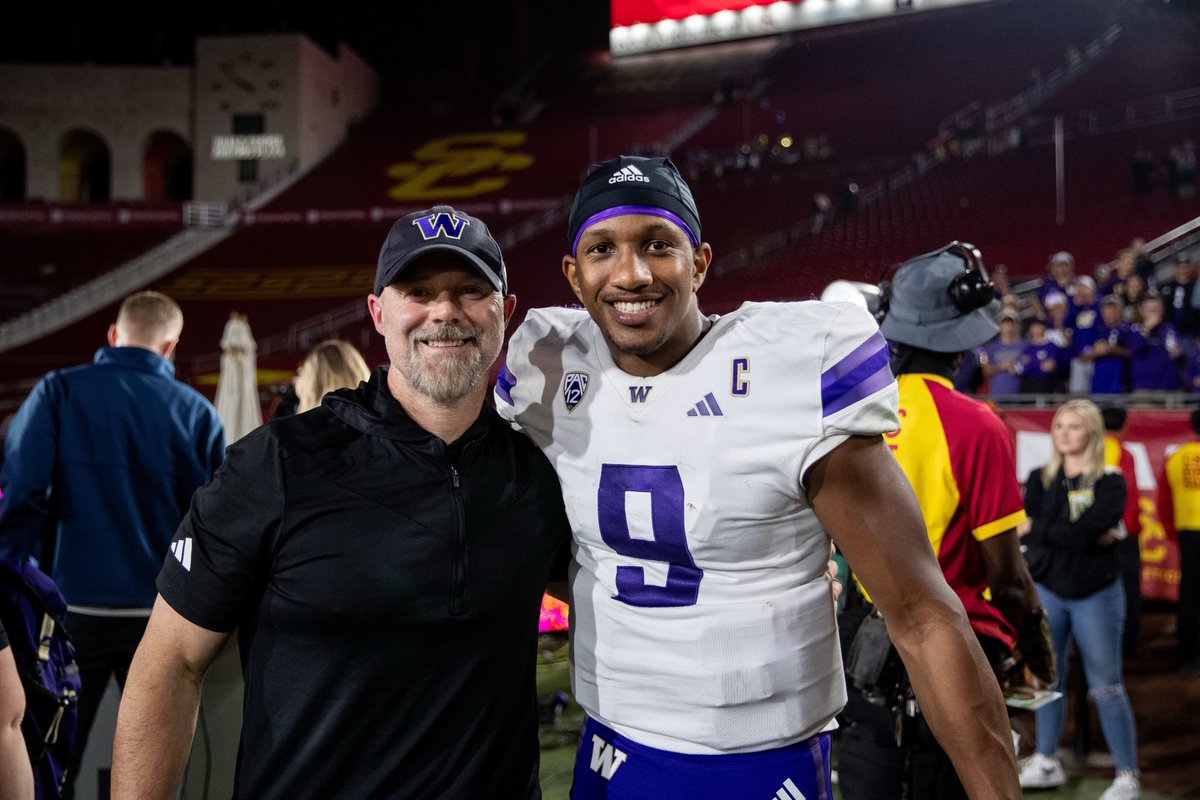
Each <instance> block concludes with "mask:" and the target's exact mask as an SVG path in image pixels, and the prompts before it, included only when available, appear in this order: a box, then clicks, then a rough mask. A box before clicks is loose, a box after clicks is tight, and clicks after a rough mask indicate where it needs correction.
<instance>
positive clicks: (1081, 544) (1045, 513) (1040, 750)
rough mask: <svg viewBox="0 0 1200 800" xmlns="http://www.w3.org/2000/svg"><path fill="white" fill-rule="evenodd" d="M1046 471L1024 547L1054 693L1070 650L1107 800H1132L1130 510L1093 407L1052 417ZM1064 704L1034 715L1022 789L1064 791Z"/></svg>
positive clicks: (1031, 501)
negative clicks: (1093, 722)
mask: <svg viewBox="0 0 1200 800" xmlns="http://www.w3.org/2000/svg"><path fill="white" fill-rule="evenodd" d="M1051 436H1052V439H1053V445H1054V452H1053V455H1052V456H1051V458H1050V463H1048V464H1046V465H1045V466H1044V467H1041V468H1039V469H1035V470H1034V471H1033V472H1032V473H1030V475H1029V478H1028V480H1027V481H1026V483H1025V511H1026V513H1027V514H1028V515H1029V518H1030V520H1031V521H1032V526H1031V528H1030V531H1029V533H1028V535H1026V536H1025V538H1024V540H1023V544H1024V545H1025V546H1026V552H1025V557H1026V559H1027V560H1028V561H1029V571H1030V572H1031V573H1032V574H1033V579H1034V581H1035V583H1036V584H1037V590H1038V594H1039V595H1040V596H1041V599H1042V605H1043V606H1044V607H1045V609H1046V618H1047V620H1048V621H1049V623H1050V631H1051V634H1052V636H1053V639H1054V654H1055V657H1056V659H1057V661H1058V679H1057V681H1055V684H1054V687H1053V688H1054V689H1056V690H1058V691H1062V690H1063V686H1065V685H1066V679H1067V665H1068V663H1069V662H1068V660H1067V646H1068V643H1069V642H1071V641H1074V643H1075V647H1076V648H1077V649H1078V651H1079V655H1080V659H1081V660H1082V662H1083V671H1084V675H1085V677H1086V678H1087V685H1088V687H1089V690H1088V694H1089V695H1090V697H1091V698H1092V701H1093V702H1094V703H1095V704H1096V709H1097V711H1098V712H1099V716H1100V727H1101V729H1102V730H1103V731H1104V739H1105V741H1106V742H1107V743H1108V749H1109V752H1110V753H1111V754H1112V758H1113V762H1114V763H1115V764H1116V768H1117V776H1116V780H1115V781H1114V782H1113V784H1112V785H1111V786H1110V787H1109V788H1108V789H1107V790H1106V791H1105V792H1104V794H1103V795H1101V800H1136V798H1137V797H1139V796H1140V794H1141V790H1140V787H1139V781H1138V772H1137V733H1136V730H1135V728H1134V721H1133V709H1132V708H1131V706H1130V704H1129V696H1128V695H1127V694H1126V693H1125V685H1124V681H1123V680H1122V677H1121V631H1122V628H1123V627H1124V621H1125V590H1124V587H1123V586H1122V583H1121V577H1120V565H1119V562H1118V554H1117V548H1116V547H1115V544H1116V542H1117V541H1118V536H1119V533H1118V530H1119V525H1120V522H1121V515H1122V512H1123V511H1124V508H1125V479H1124V478H1123V477H1122V476H1121V473H1120V470H1118V469H1117V468H1115V467H1107V466H1105V463H1104V422H1103V420H1102V418H1101V415H1100V409H1099V408H1097V407H1096V405H1095V404H1094V403H1092V402H1090V401H1088V400H1071V401H1070V402H1068V403H1065V404H1063V405H1062V406H1061V407H1060V408H1059V409H1058V412H1057V413H1056V414H1055V415H1054V422H1053V423H1052V425H1051ZM1065 712H1066V703H1065V702H1064V701H1063V700H1062V699H1059V700H1057V701H1055V702H1053V703H1050V704H1049V705H1046V706H1043V707H1042V708H1040V709H1038V710H1037V711H1036V712H1035V715H1036V722H1037V746H1036V752H1035V753H1034V754H1033V756H1032V757H1031V758H1029V759H1028V760H1027V761H1026V762H1025V763H1024V765H1023V766H1022V769H1021V786H1023V787H1025V788H1028V789H1033V788H1051V787H1054V786H1061V785H1062V784H1063V783H1065V782H1066V775H1065V774H1064V772H1063V768H1062V765H1061V764H1060V763H1059V762H1058V759H1056V758H1055V757H1054V753H1055V751H1056V750H1057V749H1058V741H1059V737H1060V735H1061V733H1062V724H1063V715H1064V713H1065Z"/></svg>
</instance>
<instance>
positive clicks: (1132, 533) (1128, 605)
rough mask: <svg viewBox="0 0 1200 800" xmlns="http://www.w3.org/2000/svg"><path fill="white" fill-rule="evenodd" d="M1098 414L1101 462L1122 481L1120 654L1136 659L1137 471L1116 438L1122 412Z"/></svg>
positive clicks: (1139, 570) (1110, 410)
mask: <svg viewBox="0 0 1200 800" xmlns="http://www.w3.org/2000/svg"><path fill="white" fill-rule="evenodd" d="M1100 415H1101V416H1102V417H1103V418H1104V431H1105V435H1104V463H1105V464H1107V465H1108V466H1110V467H1117V468H1119V469H1120V470H1121V475H1122V477H1124V478H1125V511H1124V512H1123V513H1122V514H1121V524H1122V525H1124V526H1125V532H1126V534H1127V535H1126V537H1125V538H1124V539H1122V540H1121V541H1119V542H1117V555H1118V557H1119V558H1120V561H1121V581H1122V582H1123V583H1124V584H1125V635H1124V638H1123V639H1122V641H1121V652H1122V653H1123V654H1124V655H1125V657H1126V658H1136V657H1137V655H1138V631H1139V630H1140V629H1141V614H1142V551H1141V539H1140V534H1141V532H1142V510H1141V507H1140V506H1139V500H1138V485H1137V472H1136V470H1135V469H1134V464H1133V453H1131V452H1129V451H1128V450H1127V449H1126V448H1125V446H1124V445H1123V444H1121V439H1120V435H1121V432H1122V431H1123V430H1125V409H1123V408H1116V407H1113V408H1105V409H1102V410H1101V412H1100Z"/></svg>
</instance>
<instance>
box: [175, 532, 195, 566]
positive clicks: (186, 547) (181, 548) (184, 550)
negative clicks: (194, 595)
mask: <svg viewBox="0 0 1200 800" xmlns="http://www.w3.org/2000/svg"><path fill="white" fill-rule="evenodd" d="M171 554H172V555H174V556H175V560H176V561H178V562H179V563H180V564H182V565H183V568H184V569H185V570H187V571H188V572H191V571H192V537H190V536H188V537H187V538H185V539H181V540H179V541H178V542H174V543H172V544H171Z"/></svg>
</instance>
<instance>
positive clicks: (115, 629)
mask: <svg viewBox="0 0 1200 800" xmlns="http://www.w3.org/2000/svg"><path fill="white" fill-rule="evenodd" d="M148 621H149V619H148V618H146V617H97V616H92V615H90V614H75V613H72V612H68V613H67V633H69V634H70V635H71V643H72V644H73V645H74V646H75V661H76V663H77V664H78V665H79V678H80V683H81V686H80V689H79V722H78V724H77V727H76V729H75V743H74V745H73V746H72V748H71V764H70V767H69V769H68V771H67V781H66V785H65V786H64V787H63V797H64V798H73V797H74V796H75V778H76V777H77V776H78V775H79V765H80V763H81V762H82V761H83V751H84V750H85V749H86V748H87V742H88V734H89V733H90V732H91V730H92V723H93V722H95V720H96V712H97V711H98V710H99V709H100V701H101V700H102V699H104V690H105V689H106V688H107V687H108V679H109V677H110V676H114V675H115V676H116V679H117V686H118V687H119V688H121V689H122V690H124V688H125V678H127V677H128V676H129V663H130V662H131V661H132V660H133V653H134V651H135V650H137V646H138V642H140V641H141V640H142V634H143V633H145V632H146V623H147V622H148Z"/></svg>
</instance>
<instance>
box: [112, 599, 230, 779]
mask: <svg viewBox="0 0 1200 800" xmlns="http://www.w3.org/2000/svg"><path fill="white" fill-rule="evenodd" d="M227 638H229V634H228V633H218V632H216V631H210V630H206V629H204V628H201V627H200V626H198V625H195V624H194V623H192V622H189V621H188V620H187V619H185V618H184V617H183V616H181V615H180V614H179V613H178V612H176V611H175V610H174V609H173V608H171V606H170V605H168V604H167V603H166V601H164V600H163V599H162V597H159V598H158V599H157V600H156V601H155V604H154V613H153V614H152V615H151V617H150V623H149V624H148V625H147V626H146V633H145V635H144V636H143V637H142V642H141V645H140V646H139V647H138V651H137V655H135V656H134V659H133V664H132V665H131V666H130V669H129V678H128V680H127V681H126V685H125V693H124V695H123V699H122V701H121V709H120V712H119V715H118V719H117V732H116V736H115V738H114V739H113V756H112V759H113V784H112V796H113V797H114V798H122V800H139V799H140V798H147V799H149V798H155V799H157V798H168V797H174V796H175V792H176V791H178V789H179V783H180V780H181V779H182V776H183V769H184V766H185V765H186V764H187V759H188V753H189V752H190V751H191V747H192V736H193V734H194V733H195V730H196V713H197V710H198V709H199V707H200V685H201V683H203V681H204V673H205V672H206V671H207V670H208V667H209V665H210V664H212V661H213V659H214V658H216V656H217V653H218V652H220V650H221V646H222V645H223V644H224V643H225V640H226V639H227Z"/></svg>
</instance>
